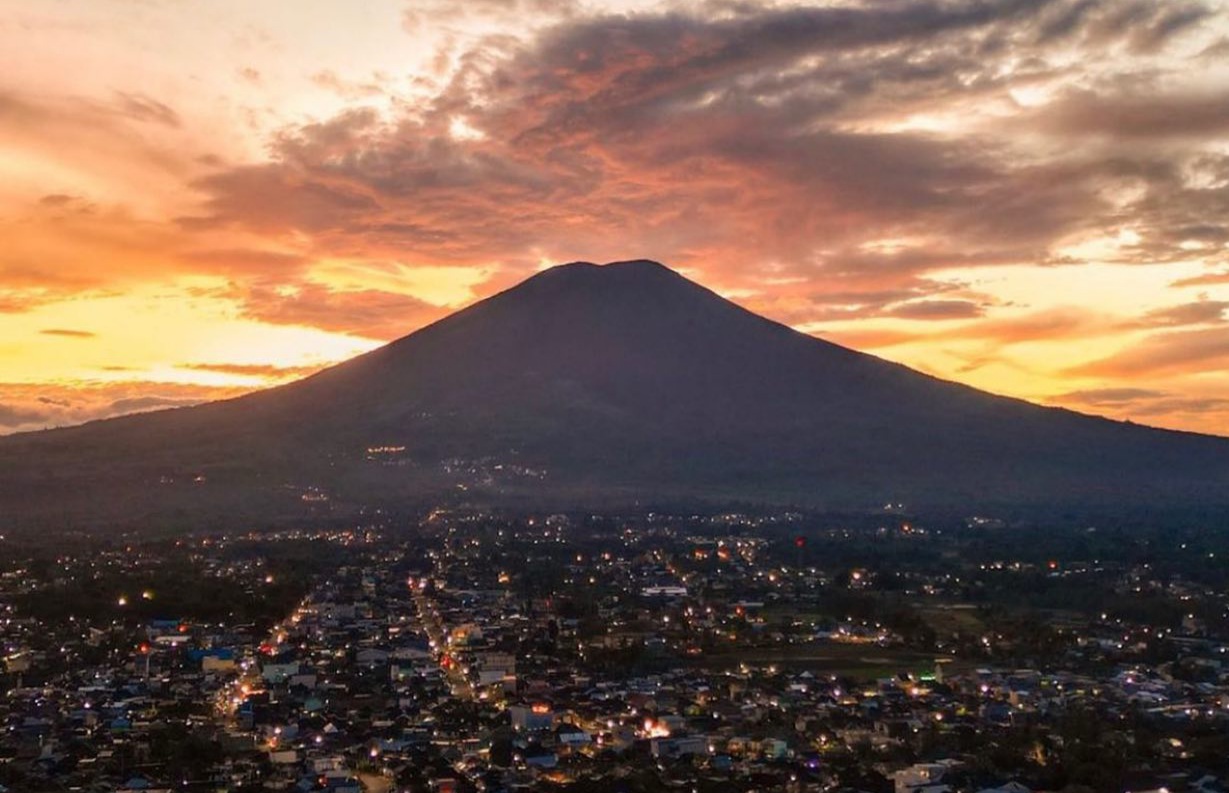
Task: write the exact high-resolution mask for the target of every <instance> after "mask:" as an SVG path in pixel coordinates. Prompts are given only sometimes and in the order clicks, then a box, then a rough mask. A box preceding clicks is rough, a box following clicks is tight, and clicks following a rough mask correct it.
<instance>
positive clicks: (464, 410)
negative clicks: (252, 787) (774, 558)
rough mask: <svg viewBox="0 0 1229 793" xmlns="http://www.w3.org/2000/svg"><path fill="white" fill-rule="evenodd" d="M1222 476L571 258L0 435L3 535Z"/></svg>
mask: <svg viewBox="0 0 1229 793" xmlns="http://www.w3.org/2000/svg"><path fill="white" fill-rule="evenodd" d="M1227 484H1229V440H1227V439H1222V438H1216V437H1210V436H1202V435H1195V434H1191V433H1180V432H1172V431H1165V430H1158V429H1152V428H1147V427H1142V426H1136V425H1133V424H1129V423H1121V422H1114V421H1109V420H1106V419H1102V418H1095V417H1091V416H1085V415H1081V414H1077V413H1073V412H1070V411H1067V410H1061V409H1057V408H1049V407H1040V406H1036V405H1032V404H1029V403H1026V402H1022V401H1020V400H1015V399H1008V398H1004V397H999V396H993V395H990V394H987V393H984V392H981V391H977V390H975V389H972V388H968V387H965V386H962V385H958V384H955V383H950V382H946V381H943V380H939V379H936V378H933V377H930V376H927V375H924V374H920V373H918V372H915V371H913V370H910V369H908V368H906V367H904V366H900V365H897V364H893V363H889V362H887V361H884V360H881V359H879V358H876V357H873V356H870V355H865V354H862V353H858V352H855V351H853V350H849V349H846V348H844V347H840V346H838V345H835V344H831V343H829V342H825V341H822V340H819V339H816V338H813V337H811V336H807V335H804V334H801V333H797V332H795V331H793V330H791V329H789V328H787V327H785V326H784V325H780V324H778V323H775V322H772V321H769V320H767V319H764V318H762V317H759V316H756V315H755V314H752V313H751V312H749V311H746V310H744V309H742V308H740V307H739V306H737V305H735V304H734V303H731V302H729V301H727V300H725V299H723V298H721V297H719V296H718V295H716V294H714V293H713V292H710V291H709V290H707V289H704V288H703V287H701V286H699V285H697V284H695V283H693V282H691V281H688V280H687V279H685V278H683V277H682V276H680V275H678V274H677V273H675V272H673V271H671V270H669V269H668V268H666V267H664V266H662V265H660V264H656V263H654V262H648V261H631V262H617V263H613V264H607V265H594V264H588V263H575V264H567V265H562V266H559V267H555V268H552V269H549V270H546V271H544V272H542V273H539V274H538V275H535V276H533V277H532V278H529V279H528V280H526V281H524V282H523V283H521V284H520V285H518V286H516V287H514V288H512V289H509V290H507V291H505V292H502V293H500V294H498V295H495V296H494V297H491V298H489V299H487V300H483V301H481V302H479V303H476V304H475V305H473V306H471V307H469V308H467V309H465V310H463V311H459V312H457V313H455V314H453V315H451V316H449V317H447V318H445V319H443V320H440V321H439V322H436V323H435V324H433V325H430V326H429V327H426V328H423V329H422V330H419V331H417V332H415V333H413V334H411V335H409V336H406V337H405V338H402V339H400V340H398V341H395V342H392V343H391V344H388V345H386V346H384V347H382V348H380V349H377V350H375V351H373V352H371V353H368V354H366V355H362V356H359V357H357V358H355V359H352V360H350V361H347V362H345V363H342V364H340V365H338V366H335V367H332V368H330V369H327V370H325V371H322V372H320V373H318V374H316V375H314V376H312V377H308V378H306V379H304V380H301V381H298V382H296V383H292V384H289V385H285V386H281V387H278V388H273V389H269V390H266V391H261V392H258V393H254V394H250V395H247V396H244V397H240V398H238V399H232V400H227V401H223V402H215V403H210V404H206V405H200V406H197V407H191V408H180V409H174V410H167V411H161V412H157V413H147V414H143V415H138V416H128V417H124V418H119V419H112V420H108V421H100V422H95V423H92V424H87V425H83V426H80V427H72V428H67V429H59V430H51V431H45V432H36V433H26V434H22V435H15V436H10V437H7V438H4V439H0V530H2V529H3V528H4V527H5V526H6V525H7V526H9V527H27V528H29V527H35V528H56V527H75V526H91V525H111V524H120V525H134V526H136V525H144V524H158V525H162V526H169V527H174V526H180V525H182V526H185V527H188V526H190V527H194V528H195V527H203V526H213V527H216V526H229V525H235V524H241V523H242V522H243V521H263V520H268V519H273V518H278V517H286V518H293V517H295V516H299V515H306V514H317V515H318V514H322V513H328V512H330V511H332V512H334V513H336V512H338V511H345V510H348V509H352V508H354V507H355V506H356V505H366V506H368V507H371V508H385V509H395V508H399V507H405V506H430V505H433V504H452V503H470V504H482V505H493V506H508V507H516V506H522V505H524V506H529V505H532V506H540V507H551V508H556V507H558V508H565V507H591V508H599V507H606V506H627V505H632V504H691V503H696V502H708V503H713V504H722V503H733V502H741V503H748V502H751V503H771V504H792V505H800V506H811V507H830V508H841V509H849V508H860V507H869V506H871V505H876V504H883V503H885V502H889V501H891V502H904V503H907V504H908V505H910V506H913V507H918V508H934V509H951V510H967V512H966V514H967V513H971V512H972V511H974V510H975V509H981V508H1011V509H1017V508H1019V509H1039V510H1040V509H1087V510H1091V511H1096V510H1101V511H1110V512H1113V511H1116V510H1122V511H1128V510H1141V509H1154V508H1187V507H1193V508H1199V509H1209V510H1220V509H1222V508H1224V507H1226V506H1229V488H1227V487H1226V485H1227ZM1226 512H1227V514H1229V510H1227V511H1226Z"/></svg>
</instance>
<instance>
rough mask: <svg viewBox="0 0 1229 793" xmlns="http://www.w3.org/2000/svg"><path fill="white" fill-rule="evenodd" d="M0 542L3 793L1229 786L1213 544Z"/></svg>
mask: <svg viewBox="0 0 1229 793" xmlns="http://www.w3.org/2000/svg"><path fill="white" fill-rule="evenodd" d="M0 542H4V543H5V544H6V548H5V550H6V554H5V557H4V558H5V559H6V560H8V561H6V562H5V563H4V567H3V568H2V569H0V647H2V650H3V661H4V666H3V669H2V672H3V674H2V676H0V682H2V684H3V691H4V695H3V698H2V699H0V724H2V731H0V790H11V791H68V790H80V791H99V793H101V792H102V791H123V792H124V793H135V792H136V791H143V792H144V793H153V792H155V791H172V790H174V791H248V790H266V791H298V792H300V793H309V792H310V791H329V792H330V793H363V792H364V791H375V792H376V793H390V792H391V791H414V792H415V793H418V792H420V791H421V792H423V793H426V792H427V791H432V792H434V793H470V792H471V791H484V792H487V793H495V792H497V791H516V790H534V791H538V790H547V791H560V792H561V793H562V792H563V791H609V792H610V793H616V792H624V793H635V792H636V791H673V790H678V791H695V792H696V793H699V792H700V791H705V792H708V791H712V792H713V793H716V792H717V791H770V790H784V791H792V792H794V793H801V792H802V791H833V790H850V791H867V793H888V792H889V791H892V793H949V792H954V791H976V792H981V791H1010V793H1028V791H1036V790H1069V791H1077V790H1078V791H1086V790H1093V791H1119V792H1121V791H1130V792H1131V793H1138V792H1140V791H1170V792H1171V793H1181V791H1191V792H1192V793H1218V792H1219V791H1222V790H1224V789H1225V787H1224V785H1225V782H1226V781H1227V780H1229V596H1227V595H1226V592H1227V591H1229V589H1227V588H1226V577H1227V573H1226V569H1225V566H1224V564H1223V561H1222V560H1223V558H1224V555H1225V554H1226V553H1229V548H1227V547H1224V546H1225V543H1224V541H1223V540H1219V539H1217V537H1216V535H1215V533H1212V532H1198V531H1193V530H1192V531H1191V532H1189V534H1184V533H1182V532H1172V531H1171V532H1161V531H1159V530H1158V531H1155V532H1150V531H1149V530H1146V529H1136V528H1132V529H1118V530H1114V529H1108V528H1098V527H1088V528H1087V529H1084V530H1080V531H1071V530H1061V531H1060V530H1053V531H1047V530H1045V529H1040V528H1035V527H1034V528H1020V527H1014V526H1012V525H1010V524H1009V523H1006V522H1004V521H1001V520H998V519H994V518H985V517H974V518H967V519H962V520H960V521H956V522H947V523H944V522H941V521H940V522H934V523H927V522H925V521H921V520H918V519H915V518H911V517H909V516H908V515H906V514H905V513H904V511H903V509H901V508H897V507H896V506H895V505H889V506H888V507H887V508H885V509H884V510H883V511H882V513H881V514H876V515H870V516H866V515H864V516H858V517H854V518H833V517H830V516H829V517H822V516H807V515H803V514H799V513H780V514H772V515H750V514H741V513H728V514H713V515H671V514H663V513H645V514H640V515H631V516H601V515H566V514H556V515H546V514H544V515H532V516H507V515H498V514H490V513H485V512H466V511H446V510H436V511H434V512H431V513H429V514H426V515H423V516H421V518H419V519H416V520H413V521H407V522H405V523H404V524H402V525H394V524H393V522H391V521H379V520H377V521H372V522H371V523H369V524H367V525H361V526H352V527H333V528H327V529H301V530H278V531H269V532H252V533H244V534H232V535H209V536H204V535H199V536H198V535H194V536H187V537H180V538H173V539H167V538H161V537H137V536H132V537H124V538H120V539H112V540H98V541H91V540H88V539H84V538H80V537H78V538H76V539H75V540H73V541H71V542H59V543H55V544H50V543H48V544H46V545H39V544H37V543H34V542H32V541H27V542H26V543H25V544H20V543H14V541H13V540H12V539H8V540H3V541H0ZM1218 543H1219V545H1218Z"/></svg>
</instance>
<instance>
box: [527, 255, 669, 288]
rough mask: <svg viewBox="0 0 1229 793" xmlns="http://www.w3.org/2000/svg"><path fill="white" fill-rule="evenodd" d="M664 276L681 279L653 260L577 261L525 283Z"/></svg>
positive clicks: (545, 271)
mask: <svg viewBox="0 0 1229 793" xmlns="http://www.w3.org/2000/svg"><path fill="white" fill-rule="evenodd" d="M662 275H669V276H673V277H676V278H681V276H679V274H678V273H676V272H675V271H674V270H672V269H670V268H669V267H667V266H666V265H664V264H662V263H661V262H655V261H653V260H651V259H628V260H624V261H617V262H606V263H605V264H597V263H596V262H588V261H575V262H568V263H567V264H557V265H555V266H553V267H548V268H546V269H545V270H542V271H541V272H539V273H537V274H536V275H534V276H533V277H532V278H530V279H528V280H527V281H526V282H525V283H529V282H530V281H536V280H538V279H544V278H549V279H552V280H557V279H561V278H565V277H566V278H592V279H603V280H607V281H609V280H612V279H614V278H616V277H618V278H629V277H654V276H662Z"/></svg>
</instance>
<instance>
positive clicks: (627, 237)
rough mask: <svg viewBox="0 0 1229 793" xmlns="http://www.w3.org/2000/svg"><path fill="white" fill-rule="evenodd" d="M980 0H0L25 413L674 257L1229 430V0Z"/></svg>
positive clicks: (938, 371) (774, 309) (229, 385)
mask: <svg viewBox="0 0 1229 793" xmlns="http://www.w3.org/2000/svg"><path fill="white" fill-rule="evenodd" d="M1128 5H1129V4H1128ZM965 10H967V9H964V0H953V3H951V4H946V5H943V4H939V5H930V4H928V5H926V6H917V7H911V6H909V5H908V4H887V5H884V4H876V3H871V2H865V3H863V2H847V3H844V2H843V3H835V4H814V3H802V2H791V1H789V0H782V1H781V2H766V3H763V4H758V5H753V6H745V7H742V6H739V7H736V6H721V7H720V8H718V7H716V6H714V5H713V4H708V3H705V2H701V1H700V0H695V1H694V2H691V1H690V0H679V1H678V2H666V1H664V0H663V2H656V0H623V1H622V2H616V1H615V0H609V1H606V2H603V1H602V0H594V2H579V0H578V1H577V2H560V3H553V2H542V1H541V0H475V2H466V3H458V2H448V1H447V0H419V1H418V2H403V1H402V0H372V1H371V2H367V3H363V4H359V5H355V4H349V3H343V2H340V0H296V2H269V3H260V4H251V3H246V2H242V1H241V0H218V2H213V3H209V4H205V5H193V4H187V5H185V4H182V3H176V2H163V1H162V0H148V2H141V3H131V2H124V1H123V0H91V1H90V2H87V1H86V0H68V1H67V2H63V3H55V4H50V3H28V2H21V0H0V20H3V21H0V48H3V50H4V52H5V53H6V56H7V57H6V59H5V66H6V68H5V71H4V73H3V74H0V234H3V238H4V240H5V244H4V246H2V249H0V433H5V432H13V431H23V430H30V429H38V428H43V427H48V426H59V425H63V424H71V423H77V422H81V421H87V420H91V419H95V418H101V417H107V416H112V415H119V414H122V413H125V412H131V411H136V410H146V409H152V408H156V407H164V406H174V405H181V404H191V403H194V402H198V401H203V400H207V399H212V398H223V397H230V396H235V395H237V394H241V393H244V392H246V391H249V390H252V389H255V388H260V387H265V386H270V385H277V384H281V383H285V382H288V381H290V380H293V379H295V378H297V377H301V376H304V375H306V374H310V373H311V372H313V371H316V370H317V369H319V368H321V367H324V366H327V365H330V364H332V363H335V362H338V361H340V360H343V359H345V358H348V357H350V356H353V355H356V354H359V353H362V352H365V351H367V350H370V349H372V348H374V347H375V346H377V345H379V344H380V343H382V342H385V341H388V340H391V339H393V338H396V337H399V336H402V335H405V334H408V333H410V332H412V331H413V330H415V329H417V328H419V327H422V326H423V325H425V324H427V323H429V322H431V321H433V320H435V319H438V318H439V317H440V316H443V315H444V314H446V313H448V312H450V311H452V310H456V309H458V308H461V307H464V306H465V305H468V304H470V303H472V302H474V301H475V300H478V299H481V298H483V297H486V296H489V295H490V294H493V293H494V292H497V291H500V290H501V289H504V288H506V287H508V286H511V285H512V284H514V283H516V282H517V281H519V280H521V279H523V278H525V277H527V276H529V275H531V274H532V273H533V272H536V271H537V270H539V269H541V268H543V267H544V266H548V265H550V264H556V263H562V262H566V261H573V260H590V261H598V262H602V261H611V260H619V259H630V258H639V257H646V258H652V259H657V260H660V261H662V262H664V263H665V264H667V265H670V266H672V267H674V268H676V269H678V270H680V271H681V272H683V273H684V274H686V275H687V276H688V277H691V278H694V279H695V280H698V281H699V282H701V283H702V284H704V285H706V286H708V287H710V288H713V289H715V290H716V291H718V292H719V293H721V294H723V295H726V296H728V297H730V298H732V299H735V300H737V301H738V302H739V303H741V304H743V305H745V306H747V307H748V308H750V309H752V310H755V311H758V312H759V313H762V314H764V315H766V316H768V317H770V318H772V319H776V320H778V321H782V322H785V323H786V324H789V325H791V326H793V327H795V328H797V329H799V330H802V331H804V332H807V333H812V334H814V335H816V336H819V337H821V338H825V339H829V340H832V341H835V342H838V343H842V344H847V345H849V346H852V347H855V348H857V349H860V350H863V351H866V352H870V353H872V354H876V355H879V356H881V357H885V358H888V359H890V360H894V361H899V362H901V363H904V364H906V365H908V366H911V367H914V368H917V369H919V370H921V371H924V372H927V373H930V374H934V375H936V376H940V377H944V378H947V379H952V380H956V381H959V382H962V383H966V384H968V385H971V386H974V387H977V388H981V389H984V390H987V391H991V392H994V393H998V394H1004V395H1009V396H1015V397H1020V398H1024V399H1029V400H1032V401H1035V402H1040V403H1045V404H1054V405H1061V406H1065V407H1070V408H1073V409H1077V410H1081V411H1084V412H1092V413H1098V414H1102V415H1107V416H1110V417H1113V418H1120V419H1132V420H1135V421H1138V422H1140V423H1147V424H1154V425H1158V426H1163V427H1170V428H1176V429H1188V430H1196V431H1201V432H1211V433H1217V434H1222V435H1229V224H1226V223H1225V221H1224V217H1225V213H1226V212H1229V146H1227V145H1226V144H1225V139H1226V138H1225V135H1226V134H1227V133H1229V112H1226V111H1225V110H1224V108H1225V107H1229V104H1227V103H1226V99H1229V94H1227V93H1226V92H1225V89H1224V88H1223V86H1224V85H1229V17H1227V15H1226V10H1225V9H1224V8H1222V7H1221V6H1220V5H1218V4H1217V3H1214V2H1211V1H1210V0H1209V1H1208V2H1192V3H1190V4H1184V5H1182V7H1181V9H1179V8H1177V7H1168V6H1166V5H1165V4H1156V5H1155V6H1150V5H1148V4H1142V5H1130V7H1129V8H1128V7H1127V6H1125V5H1122V4H1114V3H1110V2H1099V3H1098V2H1094V3H1083V2H1075V1H1074V0H1049V1H1048V2H1044V3H1037V4H1034V6H1033V7H1029V8H1025V9H1023V10H1021V9H1019V8H1015V7H1014V6H1011V7H1009V4H1005V5H1004V6H1003V8H1002V9H1001V10H998V11H994V12H991V13H978V14H968V13H964V11H965Z"/></svg>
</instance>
